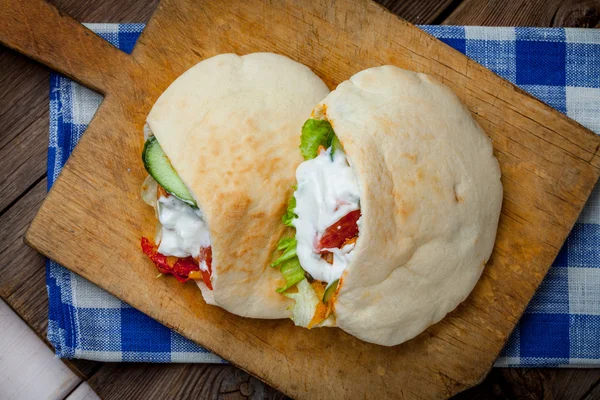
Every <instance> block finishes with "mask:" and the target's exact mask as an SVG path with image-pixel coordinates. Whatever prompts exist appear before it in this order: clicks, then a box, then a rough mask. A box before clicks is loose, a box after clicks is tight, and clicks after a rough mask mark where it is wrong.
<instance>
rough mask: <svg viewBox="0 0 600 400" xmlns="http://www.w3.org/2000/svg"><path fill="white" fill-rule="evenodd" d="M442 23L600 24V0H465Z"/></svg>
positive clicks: (593, 25) (517, 24)
mask: <svg viewBox="0 0 600 400" xmlns="http://www.w3.org/2000/svg"><path fill="white" fill-rule="evenodd" d="M443 23H444V24H445V25H496V26H545V27H548V26H561V27H582V28H588V27H597V26H600V25H599V23H600V0H567V1H564V0H512V1H506V0H486V1H481V0H464V1H463V2H461V3H460V5H459V6H458V7H457V8H456V10H455V11H454V12H453V13H451V14H450V16H449V17H448V18H447V19H446V20H445V21H444V22H443Z"/></svg>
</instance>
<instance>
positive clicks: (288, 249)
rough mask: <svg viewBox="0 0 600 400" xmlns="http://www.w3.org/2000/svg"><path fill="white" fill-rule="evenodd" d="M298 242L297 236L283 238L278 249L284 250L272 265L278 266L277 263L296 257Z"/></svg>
mask: <svg viewBox="0 0 600 400" xmlns="http://www.w3.org/2000/svg"><path fill="white" fill-rule="evenodd" d="M297 244H298V242H297V241H296V239H295V238H283V239H281V240H280V241H279V243H278V244H277V250H280V251H283V254H282V255H281V256H279V258H278V259H277V260H275V261H274V262H273V263H272V264H271V267H276V266H277V265H279V264H281V263H283V262H284V261H288V260H290V259H292V258H294V257H296V245H297Z"/></svg>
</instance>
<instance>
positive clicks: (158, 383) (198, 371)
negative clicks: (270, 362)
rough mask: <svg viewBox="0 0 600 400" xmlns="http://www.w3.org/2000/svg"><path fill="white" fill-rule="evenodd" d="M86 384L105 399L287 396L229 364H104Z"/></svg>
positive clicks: (273, 398)
mask: <svg viewBox="0 0 600 400" xmlns="http://www.w3.org/2000/svg"><path fill="white" fill-rule="evenodd" d="M89 385H90V386H91V387H92V388H93V389H94V390H95V391H96V393H98V395H100V397H101V398H103V399H105V400H107V399H128V398H129V399H131V398H139V396H140V393H144V398H145V399H148V400H153V399H156V400H161V399H223V400H225V399H227V400H233V399H242V398H243V399H252V400H254V399H256V400H259V399H260V400H262V399H264V400H278V399H285V398H286V396H284V395H283V394H281V393H279V392H277V391H276V390H274V389H271V388H269V387H268V386H266V385H264V384H263V383H262V382H260V381H259V380H258V379H256V378H254V377H252V376H250V375H248V374H247V373H245V372H243V371H241V370H239V369H238V368H236V367H234V366H232V365H206V364H171V365H160V364H106V365H105V367H103V368H102V369H101V370H100V371H98V373H96V374H95V375H94V376H93V377H92V378H91V379H90V380H89Z"/></svg>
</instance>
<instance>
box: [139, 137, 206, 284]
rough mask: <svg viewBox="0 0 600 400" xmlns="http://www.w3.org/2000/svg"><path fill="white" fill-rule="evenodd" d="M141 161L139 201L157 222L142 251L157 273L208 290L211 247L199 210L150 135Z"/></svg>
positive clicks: (143, 240) (144, 240)
mask: <svg viewBox="0 0 600 400" xmlns="http://www.w3.org/2000/svg"><path fill="white" fill-rule="evenodd" d="M146 129H147V127H146V128H145V131H146ZM142 158H143V161H144V166H145V167H146V170H147V171H148V173H149V174H150V175H149V176H148V177H147V178H146V180H145V181H144V184H143V185H142V198H143V199H144V201H145V202H146V203H147V204H148V205H150V206H152V207H153V208H154V210H155V214H156V218H157V220H158V221H157V229H156V235H155V238H154V240H150V239H148V238H145V237H144V238H142V243H141V245H142V250H143V252H144V253H145V254H146V255H147V256H148V257H149V258H150V259H151V260H152V262H153V263H154V264H155V266H156V268H157V269H158V271H159V272H160V273H161V274H166V275H173V276H174V277H175V278H176V279H177V280H178V281H180V282H186V281H188V280H190V279H192V280H195V281H198V282H203V283H204V284H205V285H206V287H207V288H208V289H210V290H212V283H211V280H210V277H211V275H212V248H211V244H210V233H209V230H208V225H207V223H206V221H205V219H204V216H203V214H202V210H201V209H200V207H198V204H197V202H196V200H195V199H194V197H193V195H192V194H191V193H190V191H189V190H188V189H187V187H186V186H185V184H184V183H183V182H182V181H181V179H180V178H179V176H178V175H177V173H176V172H175V170H174V169H173V166H172V165H171V163H170V161H169V160H168V158H167V156H166V155H165V154H164V152H163V151H162V148H161V147H160V145H159V144H158V141H156V138H154V136H150V135H149V137H148V139H147V140H146V144H145V145H144V152H143V154H142Z"/></svg>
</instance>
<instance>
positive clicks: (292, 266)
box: [277, 247, 305, 293]
mask: <svg viewBox="0 0 600 400" xmlns="http://www.w3.org/2000/svg"><path fill="white" fill-rule="evenodd" d="M295 250H296V248H295V247H294V251H295ZM281 273H282V274H283V278H284V279H285V286H284V287H282V288H278V289H277V293H283V292H285V291H286V290H288V289H289V288H291V287H292V286H294V285H295V284H297V283H298V282H300V281H302V280H305V279H304V270H303V269H302V267H301V266H300V260H298V257H296V256H294V257H293V258H291V259H289V260H286V261H284V262H283V263H282V264H281Z"/></svg>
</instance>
